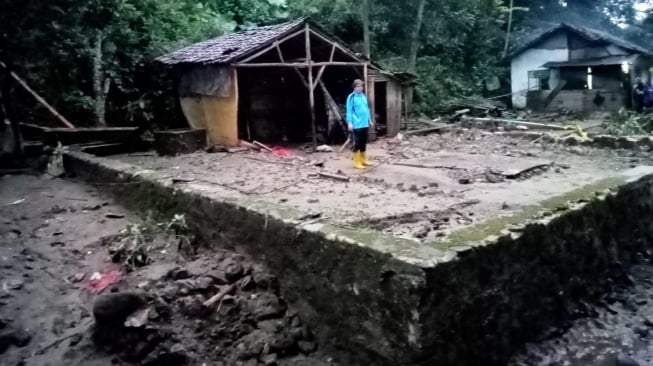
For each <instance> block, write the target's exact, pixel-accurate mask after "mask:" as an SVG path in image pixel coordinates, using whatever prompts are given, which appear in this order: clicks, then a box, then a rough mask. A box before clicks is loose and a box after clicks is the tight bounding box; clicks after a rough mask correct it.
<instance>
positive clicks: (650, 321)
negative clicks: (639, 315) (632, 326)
mask: <svg viewBox="0 0 653 366" xmlns="http://www.w3.org/2000/svg"><path fill="white" fill-rule="evenodd" d="M642 322H643V323H644V325H646V326H647V327H653V317H651V316H645V317H644V318H643V320H642Z"/></svg>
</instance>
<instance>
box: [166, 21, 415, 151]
mask: <svg viewBox="0 0 653 366" xmlns="http://www.w3.org/2000/svg"><path fill="white" fill-rule="evenodd" d="M157 61H159V62H161V63H163V64H166V65H170V66H173V68H174V70H175V74H176V75H177V77H178V92H179V98H180V102H181V109H182V110H183V113H184V115H185V117H186V119H187V120H188V123H189V125H190V126H191V127H193V128H198V129H205V130H206V133H207V137H208V139H209V141H210V142H211V143H214V144H221V145H225V146H235V145H237V144H238V142H239V139H244V140H250V141H251V140H257V141H261V142H280V141H289V142H305V141H312V142H313V143H314V144H315V143H318V142H319V143H323V142H335V141H343V140H344V139H345V138H346V125H345V124H344V122H343V121H344V119H343V118H342V117H343V116H344V107H343V106H344V104H345V100H346V97H347V96H348V95H349V93H351V90H352V89H351V84H352V81H353V80H354V79H362V80H364V81H365V83H366V86H367V88H366V94H367V97H368V100H369V103H370V110H371V112H372V116H373V118H374V122H375V124H376V131H374V132H375V133H377V134H379V135H388V136H393V135H395V134H397V133H398V132H399V126H400V117H401V111H402V86H403V85H404V83H403V81H407V80H408V79H409V76H406V75H400V74H391V73H389V72H386V71H384V70H382V69H381V68H380V67H378V66H376V65H375V64H373V63H371V62H370V61H369V60H367V59H366V58H363V57H361V56H359V55H357V54H355V53H354V52H353V51H351V50H349V49H347V48H346V47H345V46H344V45H343V44H342V43H341V42H340V41H338V40H337V39H336V38H335V37H332V36H330V35H329V34H327V33H326V32H324V31H323V30H321V29H320V28H319V27H318V26H317V25H316V24H314V23H313V22H311V21H309V20H308V19H305V18H303V19H299V20H295V21H292V22H287V23H283V24H278V25H272V26H264V27H258V28H253V29H249V30H244V31H240V32H235V33H231V34H227V35H224V36H221V37H218V38H215V39H211V40H207V41H204V42H200V43H197V44H193V45H190V46H188V47H185V48H182V49H180V50H178V51H175V52H172V53H170V54H167V55H164V56H161V57H159V58H157Z"/></svg>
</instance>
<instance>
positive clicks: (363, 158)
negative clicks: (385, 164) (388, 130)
mask: <svg viewBox="0 0 653 366" xmlns="http://www.w3.org/2000/svg"><path fill="white" fill-rule="evenodd" d="M361 163H362V164H363V165H365V166H372V163H370V161H369V160H367V153H366V152H365V151H363V152H361Z"/></svg>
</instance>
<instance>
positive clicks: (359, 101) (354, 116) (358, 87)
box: [346, 79, 373, 169]
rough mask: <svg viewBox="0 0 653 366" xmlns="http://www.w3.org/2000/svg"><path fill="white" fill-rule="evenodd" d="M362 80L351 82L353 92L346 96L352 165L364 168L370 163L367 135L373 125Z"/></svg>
mask: <svg viewBox="0 0 653 366" xmlns="http://www.w3.org/2000/svg"><path fill="white" fill-rule="evenodd" d="M364 84H365V83H364V82H363V80H360V79H356V80H354V83H353V85H352V86H353V88H354V92H353V93H351V94H349V96H348V97H347V115H346V119H347V125H348V127H349V131H350V132H351V133H352V134H353V136H354V139H353V140H354V167H355V168H357V169H365V166H369V165H371V164H370V162H369V161H368V160H367V152H366V150H367V135H368V133H369V129H370V127H373V124H372V116H371V114H370V107H369V104H368V103H367V96H365V93H363V89H364Z"/></svg>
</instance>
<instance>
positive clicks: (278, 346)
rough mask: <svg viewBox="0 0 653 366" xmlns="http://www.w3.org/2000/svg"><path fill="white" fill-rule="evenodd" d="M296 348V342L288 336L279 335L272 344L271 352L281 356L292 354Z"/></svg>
mask: <svg viewBox="0 0 653 366" xmlns="http://www.w3.org/2000/svg"><path fill="white" fill-rule="evenodd" d="M294 346H295V340H294V339H293V338H292V337H291V336H290V335H287V334H277V335H275V338H274V339H273V340H272V342H271V343H270V351H272V352H274V353H280V354H289V353H292V349H293V347H294Z"/></svg>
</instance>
